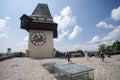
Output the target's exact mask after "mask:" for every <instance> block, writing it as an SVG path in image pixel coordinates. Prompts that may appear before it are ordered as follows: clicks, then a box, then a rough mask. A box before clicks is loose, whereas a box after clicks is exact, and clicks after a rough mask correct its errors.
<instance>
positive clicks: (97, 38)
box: [90, 36, 100, 43]
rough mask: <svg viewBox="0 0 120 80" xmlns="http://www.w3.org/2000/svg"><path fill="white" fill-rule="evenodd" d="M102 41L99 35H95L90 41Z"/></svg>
mask: <svg viewBox="0 0 120 80" xmlns="http://www.w3.org/2000/svg"><path fill="white" fill-rule="evenodd" d="M99 41H100V37H99V36H94V37H93V38H92V40H91V41H90V43H98V42H99Z"/></svg>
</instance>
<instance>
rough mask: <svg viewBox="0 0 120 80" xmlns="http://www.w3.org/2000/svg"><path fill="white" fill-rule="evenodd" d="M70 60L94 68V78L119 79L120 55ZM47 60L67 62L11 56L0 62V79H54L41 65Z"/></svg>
mask: <svg viewBox="0 0 120 80" xmlns="http://www.w3.org/2000/svg"><path fill="white" fill-rule="evenodd" d="M71 60H72V62H74V63H76V64H78V65H84V66H88V67H92V68H94V76H95V80H120V55H116V56H112V58H107V57H106V58H105V62H102V61H101V60H100V59H99V58H95V57H92V58H90V61H87V60H85V58H71ZM49 62H61V63H66V64H67V60H65V59H60V58H51V59H32V58H13V59H9V60H5V61H1V62H0V80H56V78H55V76H54V74H50V73H49V72H48V71H47V70H46V69H45V68H44V67H43V66H42V64H43V63H49Z"/></svg>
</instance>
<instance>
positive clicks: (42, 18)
mask: <svg viewBox="0 0 120 80" xmlns="http://www.w3.org/2000/svg"><path fill="white" fill-rule="evenodd" d="M20 19H21V28H22V29H25V30H27V31H28V32H29V42H28V56H29V57H53V56H54V55H55V54H54V45H53V38H57V23H55V22H53V18H52V16H51V14H50V11H49V8H48V6H47V4H41V3H39V4H38V5H37V7H36V8H35V10H34V11H33V13H32V14H31V15H29V16H27V15H26V14H23V16H21V18H20Z"/></svg>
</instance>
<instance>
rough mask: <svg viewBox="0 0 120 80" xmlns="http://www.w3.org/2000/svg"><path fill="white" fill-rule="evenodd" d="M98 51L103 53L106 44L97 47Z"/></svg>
mask: <svg viewBox="0 0 120 80" xmlns="http://www.w3.org/2000/svg"><path fill="white" fill-rule="evenodd" d="M98 47H99V48H98V51H105V50H106V44H101V45H99V46H98Z"/></svg>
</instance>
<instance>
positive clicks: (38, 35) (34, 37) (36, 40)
mask: <svg viewBox="0 0 120 80" xmlns="http://www.w3.org/2000/svg"><path fill="white" fill-rule="evenodd" d="M30 41H31V42H32V44H34V45H36V46H41V45H43V44H45V42H46V36H45V34H44V33H43V32H33V33H32V34H31V35H30Z"/></svg>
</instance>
